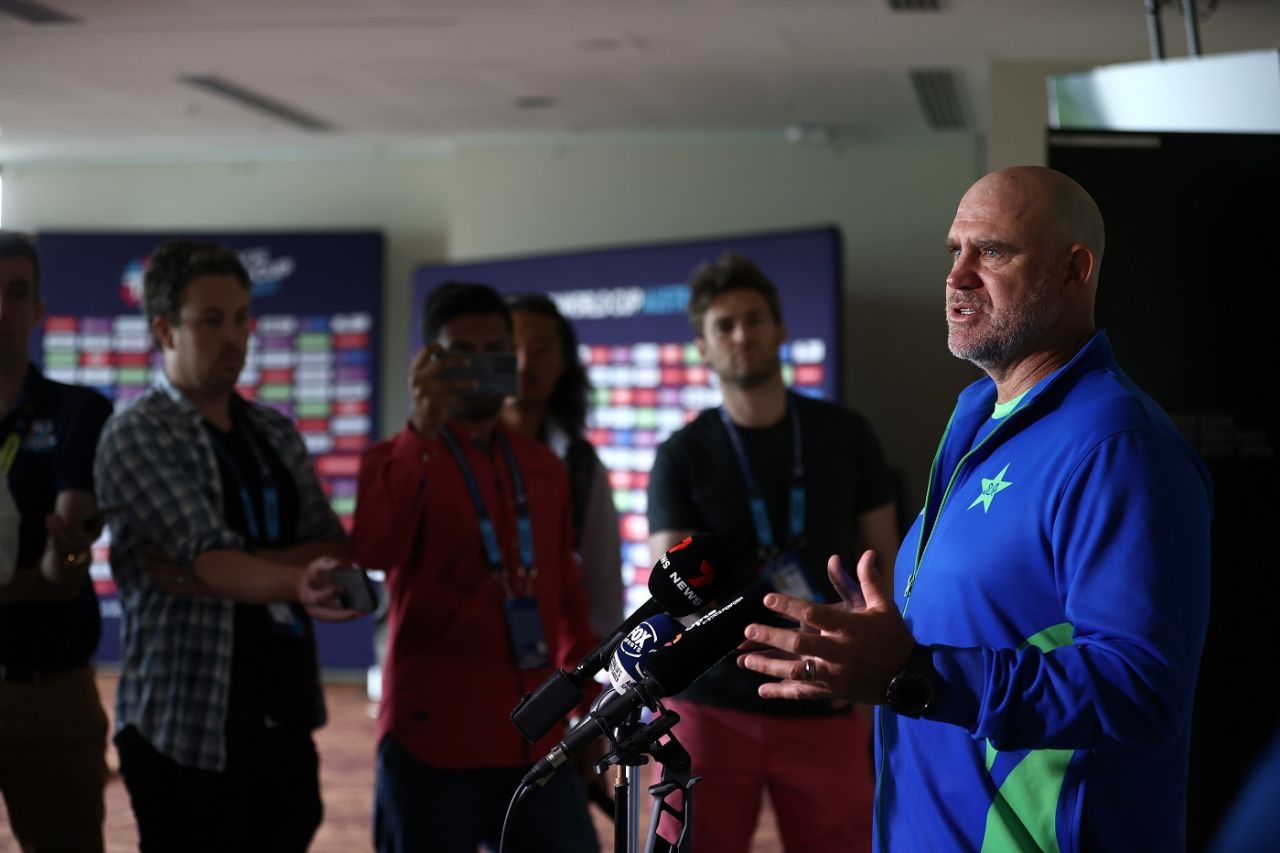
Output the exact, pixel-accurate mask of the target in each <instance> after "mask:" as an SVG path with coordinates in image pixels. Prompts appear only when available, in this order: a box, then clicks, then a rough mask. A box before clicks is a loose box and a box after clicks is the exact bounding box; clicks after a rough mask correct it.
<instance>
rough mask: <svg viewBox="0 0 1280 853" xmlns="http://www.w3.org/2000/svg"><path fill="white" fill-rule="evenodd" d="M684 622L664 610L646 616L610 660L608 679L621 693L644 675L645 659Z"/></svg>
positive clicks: (678, 629)
mask: <svg viewBox="0 0 1280 853" xmlns="http://www.w3.org/2000/svg"><path fill="white" fill-rule="evenodd" d="M683 629H684V626H683V625H681V624H680V623H679V622H677V621H676V620H675V619H672V618H671V617H670V616H668V615H667V614H665V613H659V614H658V615H657V616H654V617H653V618H652V619H646V620H645V621H643V622H641V623H640V624H639V625H637V626H636V629H635V630H634V631H632V632H631V633H630V634H628V635H627V638H626V639H625V640H623V641H622V642H621V643H620V644H619V645H618V650H617V651H615V652H614V653H613V659H612V660H610V661H609V682H610V683H611V684H612V685H613V689H614V690H616V691H617V692H619V693H624V692H626V689H627V687H628V686H630V685H632V684H635V683H636V682H637V681H642V680H643V679H644V678H645V671H644V669H645V668H644V662H645V658H647V657H648V656H649V655H650V653H652V652H653V651H654V650H655V649H658V648H661V647H662V646H664V645H666V644H667V643H668V642H670V641H671V640H672V639H674V638H675V636H676V635H677V634H679V633H680V632H681V631H682V630H683Z"/></svg>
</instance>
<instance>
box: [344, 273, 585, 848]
mask: <svg viewBox="0 0 1280 853" xmlns="http://www.w3.org/2000/svg"><path fill="white" fill-rule="evenodd" d="M422 331H423V335H422V337H423V341H424V342H425V343H426V346H425V348H424V349H423V350H422V351H421V352H419V353H418V355H417V357H416V358H415V359H414V362H413V365H412V367H411V368H410V372H409V388H410V395H411V400H412V405H413V410H412V413H411V415H410V417H409V423H408V424H407V425H406V426H405V428H404V429H403V430H401V431H400V433H399V434H397V435H396V436H395V437H394V438H392V439H390V440H389V441H384V442H381V443H380V444H378V445H376V446H375V447H373V448H372V449H370V450H369V452H368V453H367V454H366V456H365V458H364V461H363V464H362V467H361V471H360V491H359V500H358V503H357V509H356V518H355V528H354V530H353V532H352V550H353V552H354V554H355V556H356V559H357V560H358V561H359V562H361V563H363V564H364V565H367V566H379V567H383V568H385V569H386V570H387V588H388V592H389V595H390V610H389V620H390V632H389V636H388V646H387V657H386V660H385V662H384V664H383V669H382V672H383V694H382V695H383V701H382V710H381V713H380V715H379V745H378V772H377V786H376V791H375V796H374V840H375V843H376V845H377V847H378V849H379V850H380V851H404V850H433V851H441V852H442V853H449V851H455V850H456V851H460V852H461V851H465V853H474V851H475V849H476V846H477V845H478V844H479V843H481V842H484V843H487V844H488V845H489V846H491V847H496V846H497V844H498V840H499V835H500V833H501V829H502V823H503V816H504V814H505V812H506V806H507V803H508V801H509V800H510V798H511V795H512V794H513V793H514V792H515V789H516V786H517V784H518V783H519V781H520V779H521V777H522V776H523V774H524V773H525V771H526V770H527V769H528V768H529V767H530V766H531V765H532V764H533V762H534V761H536V760H537V759H538V758H540V757H541V756H542V755H544V754H545V753H546V752H548V751H549V750H550V749H551V748H552V747H553V746H554V745H555V743H556V741H557V740H558V739H559V738H560V737H561V735H562V734H563V732H562V731H561V730H559V729H557V730H556V731H553V732H552V733H550V734H549V735H547V736H546V737H545V738H543V739H542V740H540V741H538V742H537V743H534V744H529V743H527V742H526V741H525V740H524V739H523V738H522V737H521V735H520V733H519V731H517V730H516V728H515V726H513V725H512V724H511V722H510V719H509V717H510V713H511V709H512V708H514V707H515V705H516V703H517V702H518V701H519V700H520V697H521V696H523V695H524V694H525V693H526V692H527V691H528V690H530V689H531V688H533V687H536V686H537V685H538V684H540V683H541V682H542V681H543V679H544V678H546V677H547V676H548V675H550V673H551V672H552V668H553V667H555V666H557V665H559V666H572V665H573V664H574V663H576V662H577V660H578V659H580V658H581V657H582V656H583V655H585V654H586V653H587V652H589V651H590V650H591V648H592V645H593V643H594V638H593V636H592V634H591V629H590V628H589V627H588V623H587V612H586V601H585V599H584V597H583V594H582V582H581V579H580V577H579V574H578V568H577V563H576V561H575V559H574V556H573V536H572V532H571V524H570V516H571V508H570V502H569V484H568V480H567V478H566V475H565V471H564V465H563V464H561V462H560V460H559V459H557V458H556V457H555V455H554V454H553V453H551V451H549V450H547V449H546V448H545V447H543V446H542V445H540V444H538V443H537V442H535V441H532V440H530V439H527V438H524V437H522V436H520V435H519V434H517V433H515V432H512V431H511V430H508V429H507V428H505V427H503V426H501V425H500V423H499V412H500V409H501V405H502V400H503V398H502V397H501V396H498V395H494V394H485V393H484V391H485V389H483V388H479V387H477V385H476V383H475V382H474V380H471V379H464V378H456V376H451V374H456V372H457V371H458V370H459V369H465V368H467V367H468V366H469V365H470V362H471V359H470V358H469V357H470V356H478V357H481V358H482V357H483V356H484V355H488V354H502V353H510V352H511V351H512V334H511V317H510V314H509V313H508V311H507V308H506V306H505V304H504V303H503V301H502V299H501V297H499V296H498V294H497V293H496V292H494V291H493V290H492V289H491V288H488V287H486V286H484V285H478V284H467V283H460V282H448V283H445V284H442V285H440V286H439V287H438V288H436V289H435V290H434V291H432V292H431V293H430V294H429V295H428V296H427V299H426V302H425V304H424V306H423V317H422ZM477 360H479V359H478V358H477ZM509 839H510V843H509V844H508V847H507V850H510V851H565V853H569V851H573V853H577V851H596V850H597V849H598V843H597V840H596V836H595V832H594V830H593V828H592V826H591V821H590V818H589V816H588V814H587V804H586V797H585V793H584V791H583V788H582V781H581V779H580V778H578V777H577V776H576V775H575V774H572V773H562V774H559V775H558V776H556V777H555V778H554V779H553V780H552V781H551V782H550V783H548V785H547V786H546V787H545V788H538V789H535V790H534V791H533V792H531V793H530V794H529V795H528V796H527V797H526V798H525V799H524V800H523V801H522V802H521V804H520V805H519V807H518V808H517V809H516V810H515V812H514V813H513V815H512V816H511V827H510V830H509Z"/></svg>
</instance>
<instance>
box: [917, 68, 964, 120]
mask: <svg viewBox="0 0 1280 853" xmlns="http://www.w3.org/2000/svg"><path fill="white" fill-rule="evenodd" d="M911 86H912V88H914V89H915V91H916V100H917V101H919V102H920V110H921V111H922V112H923V113H924V118H925V121H927V122H928V123H929V127H931V128H933V129H934V130H964V129H965V128H967V127H968V120H967V119H966V118H965V115H964V106H963V104H961V102H960V86H959V83H958V82H957V80H956V75H955V72H953V71H947V70H944V69H932V68H913V69H912V70H911Z"/></svg>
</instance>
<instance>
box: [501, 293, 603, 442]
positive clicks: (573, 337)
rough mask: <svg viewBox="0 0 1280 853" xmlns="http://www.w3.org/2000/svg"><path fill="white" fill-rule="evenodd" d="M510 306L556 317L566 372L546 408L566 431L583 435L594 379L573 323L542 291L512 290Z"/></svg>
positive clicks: (509, 298) (561, 355)
mask: <svg viewBox="0 0 1280 853" xmlns="http://www.w3.org/2000/svg"><path fill="white" fill-rule="evenodd" d="M507 307H508V308H510V309H511V313H513V314H518V313H520V312H521V311H525V312H528V313H530V314H539V315H541V316H543V317H550V318H552V319H553V320H555V323H556V336H557V337H558V338H559V339H560V358H561V360H562V361H564V373H562V374H560V379H559V380H558V381H557V382H556V387H555V388H553V389H552V391H551V396H550V397H549V398H548V399H547V409H548V411H549V412H550V413H551V415H552V416H553V417H554V418H555V419H556V421H557V422H558V423H559V424H560V426H562V427H564V429H565V431H567V432H568V433H569V434H570V435H572V436H574V437H580V436H581V435H582V433H583V432H584V431H585V430H586V428H587V396H588V395H589V394H590V393H591V380H589V379H588V378H587V369H586V368H585V367H583V365H582V358H581V357H580V356H579V354H578V336H577V334H576V333H575V332H574V331H573V325H572V324H571V323H570V322H569V321H568V320H567V319H566V318H565V316H564V315H563V314H561V313H560V309H558V308H557V307H556V304H555V302H553V301H551V299H549V298H548V297H546V296H544V295H543V294H541V293H513V294H511V295H510V296H508V297H507Z"/></svg>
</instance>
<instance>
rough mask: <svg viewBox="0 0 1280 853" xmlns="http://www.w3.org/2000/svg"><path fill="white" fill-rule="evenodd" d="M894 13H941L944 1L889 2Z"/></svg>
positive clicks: (903, 0)
mask: <svg viewBox="0 0 1280 853" xmlns="http://www.w3.org/2000/svg"><path fill="white" fill-rule="evenodd" d="M889 9H890V11H893V12H941V11H942V0H889Z"/></svg>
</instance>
